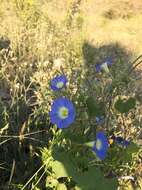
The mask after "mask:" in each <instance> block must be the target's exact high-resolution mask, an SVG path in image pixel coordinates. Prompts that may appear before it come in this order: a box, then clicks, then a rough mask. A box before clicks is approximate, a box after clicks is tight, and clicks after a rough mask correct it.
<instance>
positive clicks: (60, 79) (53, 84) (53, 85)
mask: <svg viewBox="0 0 142 190" xmlns="http://www.w3.org/2000/svg"><path fill="white" fill-rule="evenodd" d="M58 82H63V84H64V85H63V87H62V88H64V87H65V86H66V83H67V78H66V76H65V75H60V76H56V77H55V78H53V79H52V80H51V84H50V85H51V89H52V90H54V91H58V90H61V89H62V88H58V87H57V83H58Z"/></svg>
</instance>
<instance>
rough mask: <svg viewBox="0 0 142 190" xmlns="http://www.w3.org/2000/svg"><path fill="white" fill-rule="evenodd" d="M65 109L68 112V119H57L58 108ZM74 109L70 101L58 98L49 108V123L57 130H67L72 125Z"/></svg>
mask: <svg viewBox="0 0 142 190" xmlns="http://www.w3.org/2000/svg"><path fill="white" fill-rule="evenodd" d="M63 106H64V107H66V108H67V109H68V110H69V113H68V117H67V118H65V119H62V118H59V117H58V110H59V109H60V107H63ZM75 114H76V113H75V109H74V106H73V104H72V102H71V101H70V100H68V99H67V98H62V97H61V98H58V99H56V100H55V101H54V103H53V104H52V106H51V112H50V113H49V116H50V118H51V122H52V123H54V124H56V125H57V127H58V128H67V127H69V125H70V124H72V123H73V122H74V120H75Z"/></svg>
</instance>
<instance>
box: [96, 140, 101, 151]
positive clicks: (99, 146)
mask: <svg viewBox="0 0 142 190" xmlns="http://www.w3.org/2000/svg"><path fill="white" fill-rule="evenodd" d="M96 148H97V150H100V149H101V148H102V142H101V140H99V139H97V141H96Z"/></svg>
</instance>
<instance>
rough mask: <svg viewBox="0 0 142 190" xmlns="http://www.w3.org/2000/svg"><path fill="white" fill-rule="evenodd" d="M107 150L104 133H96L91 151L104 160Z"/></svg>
mask: <svg viewBox="0 0 142 190" xmlns="http://www.w3.org/2000/svg"><path fill="white" fill-rule="evenodd" d="M107 150H108V140H107V138H106V135H105V134H104V132H98V133H97V135H96V141H95V143H94V146H93V151H94V152H95V153H96V155H97V156H98V157H99V158H100V160H104V159H105V157H106V154H107Z"/></svg>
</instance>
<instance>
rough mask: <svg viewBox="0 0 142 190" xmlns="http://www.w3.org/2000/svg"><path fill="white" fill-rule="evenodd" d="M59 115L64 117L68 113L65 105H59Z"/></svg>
mask: <svg viewBox="0 0 142 190" xmlns="http://www.w3.org/2000/svg"><path fill="white" fill-rule="evenodd" d="M58 114H59V117H60V118H61V119H65V118H67V117H68V115H69V110H68V109H67V108H66V107H61V108H60V109H59V111H58Z"/></svg>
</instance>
